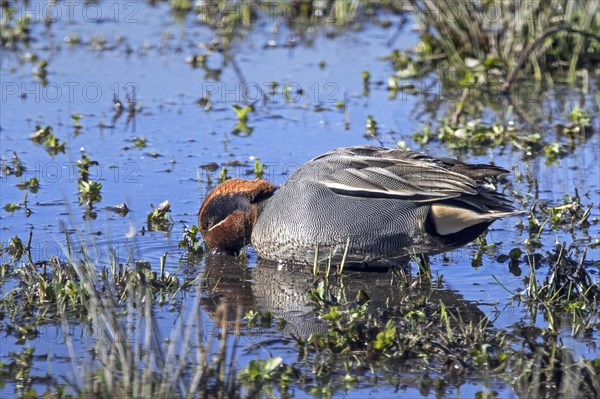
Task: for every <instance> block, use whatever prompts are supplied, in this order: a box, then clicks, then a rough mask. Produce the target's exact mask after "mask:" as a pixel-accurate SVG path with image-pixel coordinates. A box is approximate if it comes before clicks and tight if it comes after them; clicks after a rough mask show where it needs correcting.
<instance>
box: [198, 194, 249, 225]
mask: <svg viewBox="0 0 600 399" xmlns="http://www.w3.org/2000/svg"><path fill="white" fill-rule="evenodd" d="M250 209H251V208H250V202H249V201H248V199H247V198H246V197H245V196H244V195H239V194H234V195H225V196H222V197H216V198H215V199H213V200H212V201H211V202H210V203H208V204H207V205H206V208H205V209H204V212H203V213H202V215H201V216H200V219H201V220H200V224H201V226H202V228H203V229H204V230H210V229H211V228H213V227H214V226H215V225H217V224H219V223H221V222H222V221H223V220H225V219H227V217H228V216H229V215H231V214H232V213H233V212H235V211H242V212H249V211H250Z"/></svg>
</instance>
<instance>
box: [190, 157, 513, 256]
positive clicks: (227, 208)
mask: <svg viewBox="0 0 600 399" xmlns="http://www.w3.org/2000/svg"><path fill="white" fill-rule="evenodd" d="M506 173H508V171H507V170H505V169H503V168H500V167H497V166H494V165H484V164H466V163H463V162H461V161H458V160H456V159H450V158H434V157H431V156H428V155H425V154H423V153H419V152H414V151H405V150H399V149H391V148H382V147H371V146H358V147H347V148H338V149H336V150H333V151H330V152H328V153H326V154H323V155H320V156H318V157H316V158H314V159H312V160H310V161H308V162H307V163H305V164H304V165H302V166H301V167H300V168H298V169H297V170H296V171H295V172H294V173H292V174H291V175H290V177H289V178H288V179H287V181H286V182H285V183H284V184H282V185H281V186H280V187H279V188H277V187H276V186H274V185H273V184H271V183H269V182H268V181H266V180H241V179H232V180H227V181H225V182H224V183H222V184H221V185H219V186H217V187H216V188H215V189H214V190H213V191H212V192H211V193H210V194H209V195H208V196H207V197H206V199H205V200H204V203H203V204H202V206H201V208H200V211H199V214H198V224H199V226H200V230H201V232H202V235H203V236H204V239H205V241H206V243H207V245H208V246H209V247H210V248H218V249H222V250H226V251H230V252H237V251H239V250H240V249H241V248H242V247H244V246H245V245H248V244H252V246H253V247H254V249H255V251H256V253H257V254H258V255H259V256H260V257H262V258H265V259H272V260H277V261H286V262H287V261H291V262H300V263H303V262H306V263H313V262H314V259H315V253H317V259H318V260H319V261H324V260H328V259H332V260H333V261H339V260H341V259H342V257H343V256H344V253H346V258H345V259H346V261H347V262H351V263H360V264H372V263H382V262H383V263H389V262H392V263H398V262H403V261H405V260H407V259H409V258H410V257H412V256H415V255H431V254H436V253H440V252H445V251H448V250H451V249H454V248H457V247H460V246H462V245H465V244H467V243H469V242H470V241H472V240H474V239H475V238H477V237H478V236H479V235H480V234H482V233H483V232H484V231H485V230H486V229H487V228H488V226H489V225H490V224H492V222H494V221H495V220H497V219H500V218H503V217H505V216H512V215H517V214H520V213H522V212H521V211H518V210H516V209H515V208H514V207H513V206H512V205H511V203H510V201H509V200H508V199H507V198H506V197H505V196H504V195H503V194H501V193H499V192H497V191H496V189H495V188H494V187H493V185H492V184H490V181H491V180H493V179H495V178H496V177H498V176H500V175H502V174H506Z"/></svg>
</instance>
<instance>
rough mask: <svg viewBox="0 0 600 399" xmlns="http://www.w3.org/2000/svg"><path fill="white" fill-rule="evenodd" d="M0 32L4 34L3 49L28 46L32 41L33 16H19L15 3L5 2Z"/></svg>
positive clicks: (3, 3) (2, 35) (0, 20)
mask: <svg viewBox="0 0 600 399" xmlns="http://www.w3.org/2000/svg"><path fill="white" fill-rule="evenodd" d="M1 7H2V18H1V19H0V31H1V32H2V34H1V37H2V47H3V48H10V49H16V48H18V47H19V46H21V45H25V46H26V45H27V44H28V43H29V41H30V39H31V37H30V33H31V16H30V15H22V16H17V11H18V10H17V7H16V4H15V3H14V2H9V1H3V2H2V3H1Z"/></svg>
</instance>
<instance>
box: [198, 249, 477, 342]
mask: <svg viewBox="0 0 600 399" xmlns="http://www.w3.org/2000/svg"><path fill="white" fill-rule="evenodd" d="M205 262H206V263H205V266H206V269H205V281H206V286H207V291H206V292H207V293H208V295H207V296H206V297H205V298H204V299H203V300H202V306H203V307H204V308H205V309H206V310H207V311H208V313H209V314H210V315H211V317H213V318H214V317H216V313H217V309H218V307H219V306H220V305H224V306H225V308H226V311H227V320H228V321H230V322H237V321H239V320H240V318H241V317H243V315H244V314H246V312H248V311H250V310H255V311H260V312H270V313H271V314H273V316H274V317H276V318H283V319H284V320H285V321H286V322H287V323H286V324H285V326H284V328H283V332H284V333H291V334H294V335H296V336H299V337H307V336H308V335H310V334H311V333H317V332H318V333H325V332H326V331H327V329H326V327H325V325H324V324H323V323H322V322H321V321H320V320H319V319H317V318H316V317H315V315H314V311H313V309H314V306H313V305H312V304H311V303H310V301H309V299H308V296H307V292H308V291H309V290H310V289H313V288H315V287H316V286H317V284H318V281H319V278H315V277H313V276H312V274H311V273H310V270H307V268H306V267H304V266H293V265H282V264H279V263H277V262H273V261H268V260H262V259H259V260H258V261H257V263H256V267H248V260H247V259H242V258H236V257H234V256H231V255H228V254H224V253H208V254H206V257H205ZM332 270H334V268H332ZM405 278H406V277H405V275H404V273H403V272H402V271H400V270H398V269H389V268H387V269H380V270H379V271H377V272H374V271H372V270H370V271H368V272H366V271H358V270H352V271H344V274H343V275H342V276H340V277H339V278H338V277H330V278H329V279H328V284H329V289H330V291H331V292H332V293H333V294H334V295H335V296H336V297H337V298H338V300H339V302H340V303H346V302H351V301H354V300H356V298H357V297H358V296H359V293H360V295H364V294H366V295H367V296H368V298H369V302H368V306H369V308H370V309H376V308H379V309H381V308H386V307H394V306H399V305H401V304H402V303H405V302H406V301H422V302H423V301H425V302H426V303H432V304H439V303H440V302H441V303H443V304H444V305H445V307H446V309H447V310H448V311H449V313H451V314H453V315H454V316H457V317H459V319H460V320H462V322H466V323H468V322H473V323H478V322H480V321H482V320H483V319H484V318H485V315H484V313H483V312H482V311H481V310H480V309H479V308H478V307H477V305H476V304H474V303H472V302H469V301H467V300H465V299H464V298H463V297H462V296H461V295H460V294H458V293H456V292H454V291H451V290H448V289H438V288H432V287H431V286H426V284H422V285H419V286H417V287H414V286H413V287H406V284H404V282H405V281H406V280H405Z"/></svg>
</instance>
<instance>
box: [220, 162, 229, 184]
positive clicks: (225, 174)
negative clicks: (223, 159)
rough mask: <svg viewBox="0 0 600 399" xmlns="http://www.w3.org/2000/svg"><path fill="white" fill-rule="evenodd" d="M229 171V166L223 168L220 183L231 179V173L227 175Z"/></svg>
mask: <svg viewBox="0 0 600 399" xmlns="http://www.w3.org/2000/svg"><path fill="white" fill-rule="evenodd" d="M227 172H228V171H227V168H226V167H225V166H223V168H221V172H220V173H219V180H218V182H219V184H221V183H223V182H224V181H225V180H229V179H230V177H229V175H227Z"/></svg>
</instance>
